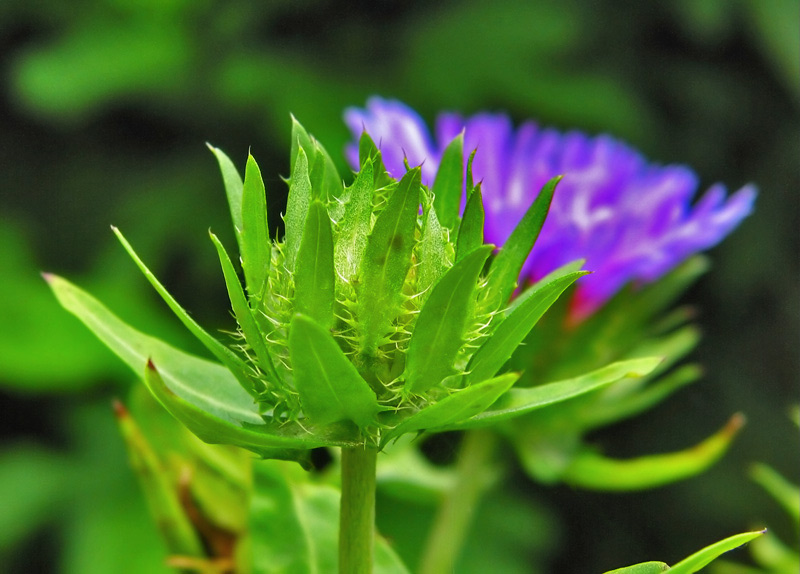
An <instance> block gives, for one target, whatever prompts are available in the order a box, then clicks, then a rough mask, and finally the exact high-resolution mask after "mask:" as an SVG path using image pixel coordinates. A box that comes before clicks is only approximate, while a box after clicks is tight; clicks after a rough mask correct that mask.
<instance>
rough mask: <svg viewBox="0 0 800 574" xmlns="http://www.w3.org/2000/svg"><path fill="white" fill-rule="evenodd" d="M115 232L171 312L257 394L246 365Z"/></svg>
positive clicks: (237, 377) (120, 234)
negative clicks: (177, 299) (179, 301)
mask: <svg viewBox="0 0 800 574" xmlns="http://www.w3.org/2000/svg"><path fill="white" fill-rule="evenodd" d="M111 229H112V230H113V231H114V233H115V234H116V236H117V238H118V239H119V240H120V242H121V243H122V246H123V247H124V248H125V250H126V251H127V252H128V255H130V256H131V259H133V261H134V262H135V263H136V265H137V266H138V267H139V269H140V270H141V271H142V273H143V274H144V276H145V277H146V278H147V280H148V281H149V282H150V284H151V285H152V286H153V288H154V289H155V290H156V291H157V292H158V294H159V295H161V298H162V299H163V300H164V302H165V303H166V304H167V305H168V306H169V308H170V309H172V312H173V313H175V315H176V316H177V317H178V319H180V320H181V322H182V323H183V324H184V325H185V326H186V328H187V329H189V331H190V332H191V333H192V334H193V335H194V336H195V337H197V339H198V340H199V341H200V342H201V343H202V344H203V345H204V346H205V347H206V349H208V350H209V351H211V353H212V354H213V355H214V356H215V357H216V358H217V359H218V360H219V361H220V362H221V363H222V364H223V365H225V366H226V367H227V368H228V369H229V370H230V371H231V372H232V373H233V375H234V376H235V377H236V380H237V381H239V384H240V385H242V387H243V388H244V389H245V390H246V391H247V392H249V393H250V394H251V395H253V396H254V397H255V396H258V393H259V391H260V389H259V388H258V387H256V386H255V385H254V383H253V381H252V379H250V377H249V375H248V374H247V369H248V367H247V365H246V364H245V362H244V361H243V360H242V359H241V358H240V357H239V356H237V355H236V354H235V353H234V352H233V351H231V350H230V349H229V348H228V347H226V346H225V345H223V344H222V343H220V342H219V341H217V340H216V339H215V338H214V337H212V336H211V335H209V334H208V333H207V332H206V331H205V330H204V329H203V328H202V327H201V326H200V325H199V324H198V323H197V322H196V321H195V320H194V319H192V317H191V316H190V315H189V314H188V313H187V312H186V311H185V310H184V309H183V308H182V307H181V306H180V305H179V304H178V302H177V301H176V300H175V299H174V298H173V297H172V295H170V294H169V292H168V291H167V290H166V289H165V288H164V286H163V285H162V284H161V283H160V282H159V281H158V279H156V276H155V275H153V273H152V272H151V271H150V270H149V269H148V268H147V266H146V265H145V264H144V262H143V261H142V260H141V259H139V256H138V255H137V254H136V252H135V251H134V250H133V247H131V245H130V243H128V241H127V240H126V239H125V237H124V236H123V235H122V232H121V231H120V230H119V229H117V228H116V227H112V228H111Z"/></svg>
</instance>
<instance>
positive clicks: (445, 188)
mask: <svg viewBox="0 0 800 574" xmlns="http://www.w3.org/2000/svg"><path fill="white" fill-rule="evenodd" d="M463 193H464V132H463V131H462V132H461V133H460V134H458V135H457V136H456V137H455V138H454V139H453V141H451V142H450V143H449V144H448V146H447V147H446V148H445V150H444V153H443V154H442V161H441V163H440V164H439V170H438V171H437V172H436V179H435V180H434V182H433V194H434V200H433V207H434V209H435V210H436V214H437V215H438V217H439V221H440V223H441V224H442V225H444V226H445V227H447V228H448V229H450V230H451V231H453V232H455V230H456V225H457V224H458V213H459V210H460V209H461V196H462V195H463Z"/></svg>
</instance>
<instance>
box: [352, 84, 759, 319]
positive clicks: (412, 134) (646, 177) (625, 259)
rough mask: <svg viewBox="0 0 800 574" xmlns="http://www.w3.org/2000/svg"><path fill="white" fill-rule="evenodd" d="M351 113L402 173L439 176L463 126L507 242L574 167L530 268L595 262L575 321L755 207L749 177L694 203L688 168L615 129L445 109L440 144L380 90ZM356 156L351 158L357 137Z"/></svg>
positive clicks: (489, 217)
mask: <svg viewBox="0 0 800 574" xmlns="http://www.w3.org/2000/svg"><path fill="white" fill-rule="evenodd" d="M345 120H346V122H347V124H348V126H349V127H350V129H351V131H352V132H353V135H354V136H355V137H358V135H360V133H361V129H362V127H363V129H366V130H367V132H368V133H369V134H370V135H371V136H372V137H373V139H374V140H375V141H376V144H378V143H379V142H380V143H379V146H380V147H381V149H382V151H383V154H384V161H385V162H386V165H387V168H388V169H389V171H390V173H392V174H393V175H395V176H400V175H402V174H403V173H404V172H405V167H404V166H403V163H402V159H403V155H404V154H405V155H407V157H408V161H409V163H410V164H411V165H418V164H419V163H421V162H423V161H424V162H425V163H424V164H423V182H424V183H426V184H428V185H429V184H430V183H431V182H432V181H433V177H434V175H435V171H436V167H438V163H439V161H440V158H441V154H442V152H443V150H444V148H445V147H446V146H447V144H448V143H450V141H451V140H452V139H453V138H454V137H455V136H456V135H458V134H459V133H460V132H461V131H462V130H463V131H464V153H465V156H467V157H468V156H469V154H470V153H472V150H474V149H477V152H476V154H475V160H474V163H473V176H474V179H475V181H480V182H482V191H483V198H484V205H485V209H486V222H485V230H484V235H485V238H486V241H487V242H490V243H494V244H496V245H502V244H503V243H504V242H505V241H506V240H507V239H508V236H509V235H510V233H511V231H512V230H513V229H514V227H515V226H516V224H517V223H518V222H519V220H520V219H521V218H522V215H523V214H524V213H525V211H526V210H527V208H528V206H529V205H530V204H531V202H532V201H533V200H534V199H535V198H536V196H537V195H538V193H539V190H540V189H541V188H542V186H543V185H544V184H545V182H547V180H549V179H550V178H552V177H554V176H556V175H559V174H563V175H564V178H563V180H562V181H561V183H560V184H559V186H558V188H557V190H556V193H555V196H554V198H553V203H552V206H551V209H550V213H549V215H548V217H547V220H546V221H545V224H544V226H543V228H542V231H541V233H540V235H539V239H538V241H537V242H536V245H535V246H534V248H533V250H532V252H531V254H530V256H529V257H528V260H527V261H526V262H525V265H524V267H523V270H522V274H521V277H522V278H523V279H526V280H537V279H539V278H541V277H543V276H544V275H546V274H547V273H549V272H551V271H553V270H554V269H556V268H557V267H559V266H561V265H563V264H565V263H568V262H569V261H572V260H574V259H578V258H582V259H586V265H585V267H586V268H587V269H589V270H591V271H593V272H594V273H593V274H592V275H590V276H587V277H584V278H582V279H581V280H580V281H579V282H578V284H577V288H576V290H575V296H574V300H573V309H572V315H573V319H575V318H577V319H580V318H582V317H585V316H587V315H588V314H591V313H592V312H594V311H595V310H597V309H598V308H599V307H600V306H602V305H603V304H604V303H605V302H606V301H607V300H608V299H609V298H611V297H612V296H613V295H614V294H615V293H617V292H618V291H619V290H620V289H621V288H622V287H623V286H624V285H626V284H628V283H631V282H633V283H636V284H641V283H647V282H651V281H655V280H657V279H658V278H659V277H661V276H663V275H664V274H665V273H667V272H668V271H670V270H671V269H673V268H674V267H675V266H676V265H678V264H679V263H680V262H682V261H683V260H684V259H686V258H687V257H689V256H691V255H692V254H694V253H697V252H698V251H701V250H703V249H708V248H709V247H712V246H714V245H716V244H717V243H718V242H719V241H721V240H722V239H723V238H724V237H725V236H726V235H727V234H728V233H730V232H731V231H732V230H733V229H735V228H736V226H737V225H739V223H740V222H741V221H742V220H743V219H744V218H745V217H747V215H749V214H750V213H751V212H752V209H753V203H754V201H755V196H756V191H755V188H754V187H753V186H745V187H743V188H742V189H740V190H739V191H737V192H736V193H734V194H733V195H732V196H730V197H729V198H728V199H727V200H726V198H725V196H726V192H725V188H724V187H723V186H722V185H719V184H717V185H714V186H712V187H711V188H709V190H708V191H707V192H706V193H705V195H703V197H702V198H701V199H700V200H699V201H698V202H697V203H696V204H695V205H694V206H693V205H692V204H691V201H692V198H693V197H694V195H695V193H696V191H697V187H698V180H697V176H696V175H695V174H694V172H692V171H691V170H690V169H689V168H687V167H684V166H674V165H673V166H659V165H656V164H651V163H649V162H648V161H647V160H646V159H645V158H644V157H643V156H642V155H641V154H640V153H639V152H638V151H636V150H634V149H633V148H631V147H630V146H628V145H626V144H625V143H623V142H621V141H619V140H617V139H615V138H612V137H610V136H607V135H600V136H595V137H590V136H587V135H586V134H583V133H581V132H577V131H572V132H567V133H561V132H558V131H556V130H553V129H540V128H539V127H537V125H536V124H534V123H533V122H526V123H524V124H523V125H522V126H520V127H519V128H518V129H516V130H515V129H514V127H513V125H512V123H511V120H510V119H509V118H508V116H506V115H503V114H497V113H479V114H476V115H474V116H471V117H467V118H464V117H462V116H460V115H458V114H454V113H444V114H441V115H439V117H438V118H437V121H436V143H435V144H434V143H433V141H432V140H431V138H430V134H429V132H428V130H427V127H426V126H425V124H424V123H423V122H422V120H421V118H420V117H419V115H417V114H416V113H415V112H414V111H413V110H411V109H410V108H408V107H406V106H405V105H404V104H401V103H399V102H394V101H388V100H382V99H379V98H371V99H370V100H369V101H368V102H367V109H366V110H358V109H356V108H351V109H350V110H348V111H347V113H346V116H345ZM355 145H356V146H357V144H355ZM347 153H348V157H349V158H351V157H352V154H353V152H352V145H351V146H350V147H348V150H347ZM355 153H356V157H357V147H356V152H355ZM350 161H351V162H352V159H351V160H350Z"/></svg>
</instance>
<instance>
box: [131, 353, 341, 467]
mask: <svg viewBox="0 0 800 574" xmlns="http://www.w3.org/2000/svg"><path fill="white" fill-rule="evenodd" d="M211 365H214V364H213V363H211ZM198 366H199V365H198ZM215 366H216V365H215ZM209 370H210V369H209V368H208V367H206V371H209ZM162 372H163V373H164V376H163V377H162V375H161V372H159V369H158V367H156V364H155V363H154V362H153V361H152V360H148V361H147V366H146V367H145V372H144V382H145V384H146V385H147V388H148V389H149V390H150V392H151V393H153V396H154V397H155V398H156V399H157V400H158V402H160V403H161V405H162V406H163V407H164V408H165V409H167V411H169V413H170V414H171V415H172V416H174V417H175V418H176V419H178V421H180V422H181V424H183V425H184V426H185V427H186V428H187V429H189V430H190V431H192V432H193V433H194V434H195V435H197V437H198V438H199V439H200V440H202V441H204V442H207V443H209V444H229V445H233V446H238V447H241V448H245V449H247V450H250V451H252V452H254V453H256V454H258V455H259V456H261V457H262V458H275V459H279V460H292V461H295V462H299V463H300V464H301V465H302V466H303V467H304V468H310V467H311V462H310V461H311V459H310V454H309V450H310V449H312V448H317V447H320V446H325V445H327V444H328V443H327V441H324V440H321V439H320V437H318V436H315V435H314V434H313V433H311V432H309V431H307V430H306V429H302V430H300V431H299V432H298V430H297V429H294V428H288V426H287V427H281V426H280V425H267V424H265V423H264V421H263V419H261V418H260V417H258V421H259V422H258V423H256V422H254V421H255V420H256V418H255V416H257V413H255V412H254V409H250V410H249V411H248V410H246V407H245V405H241V404H237V403H234V402H232V401H226V402H223V401H224V398H225V397H224V393H223V392H220V391H221V390H223V389H215V388H213V387H212V384H210V383H212V379H211V377H209V376H208V375H209V373H208V372H206V373H201V374H200V377H205V378H202V379H195V380H192V381H191V383H194V384H195V387H194V388H193V387H189V386H188V383H189V381H185V380H180V379H177V378H176V377H175V376H174V375H172V374H171V373H170V371H168V370H164V369H162ZM167 378H170V379H172V381H173V384H172V385H171V386H168V385H167V384H166V383H165V379H167ZM222 378H223V377H222V376H220V374H218V376H217V379H218V380H221V379H222ZM173 389H174V390H173ZM176 391H178V392H181V394H178V392H176ZM281 432H283V433H284V434H280V433H281ZM292 432H294V433H295V434H290V433H292Z"/></svg>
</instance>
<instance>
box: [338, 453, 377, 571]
mask: <svg viewBox="0 0 800 574" xmlns="http://www.w3.org/2000/svg"><path fill="white" fill-rule="evenodd" d="M377 458H378V449H376V448H373V447H347V448H343V449H342V500H341V507H340V514H339V574H371V572H372V564H373V556H374V554H375V552H374V547H375V469H376V464H377Z"/></svg>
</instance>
